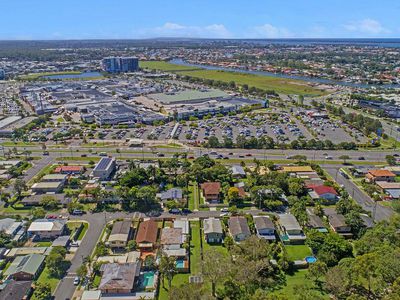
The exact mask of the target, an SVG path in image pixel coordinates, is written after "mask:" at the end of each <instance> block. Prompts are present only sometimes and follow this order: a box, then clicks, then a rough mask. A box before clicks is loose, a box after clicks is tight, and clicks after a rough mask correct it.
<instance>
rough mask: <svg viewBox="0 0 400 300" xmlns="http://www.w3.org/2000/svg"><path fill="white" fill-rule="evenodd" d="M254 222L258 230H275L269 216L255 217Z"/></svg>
mask: <svg viewBox="0 0 400 300" xmlns="http://www.w3.org/2000/svg"><path fill="white" fill-rule="evenodd" d="M253 220H254V225H255V227H256V229H257V230H262V229H266V228H267V229H275V226H274V223H273V222H272V221H271V219H270V218H268V217H267V216H255V217H253Z"/></svg>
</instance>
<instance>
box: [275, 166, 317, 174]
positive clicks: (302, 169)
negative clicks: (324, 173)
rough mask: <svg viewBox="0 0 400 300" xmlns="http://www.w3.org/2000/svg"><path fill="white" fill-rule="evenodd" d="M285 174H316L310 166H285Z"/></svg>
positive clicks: (283, 168)
mask: <svg viewBox="0 0 400 300" xmlns="http://www.w3.org/2000/svg"><path fill="white" fill-rule="evenodd" d="M282 171H283V172H287V173H295V174H296V173H304V172H314V170H313V169H312V168H311V167H310V166H283V167H282Z"/></svg>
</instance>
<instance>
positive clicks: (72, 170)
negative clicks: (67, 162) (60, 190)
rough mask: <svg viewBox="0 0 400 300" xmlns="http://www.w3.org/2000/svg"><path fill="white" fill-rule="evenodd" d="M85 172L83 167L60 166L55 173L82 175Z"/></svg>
mask: <svg viewBox="0 0 400 300" xmlns="http://www.w3.org/2000/svg"><path fill="white" fill-rule="evenodd" d="M83 170H84V168H83V166H58V167H57V168H55V169H54V171H53V172H54V173H57V174H68V175H78V174H82V173H83Z"/></svg>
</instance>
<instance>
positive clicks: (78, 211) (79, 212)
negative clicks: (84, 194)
mask: <svg viewBox="0 0 400 300" xmlns="http://www.w3.org/2000/svg"><path fill="white" fill-rule="evenodd" d="M72 214H73V215H75V216H82V215H83V211H81V210H80V209H74V210H73V211H72Z"/></svg>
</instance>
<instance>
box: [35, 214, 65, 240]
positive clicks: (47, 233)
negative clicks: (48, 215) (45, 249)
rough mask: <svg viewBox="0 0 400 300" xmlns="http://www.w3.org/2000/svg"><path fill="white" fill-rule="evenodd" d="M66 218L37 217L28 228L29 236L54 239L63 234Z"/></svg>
mask: <svg viewBox="0 0 400 300" xmlns="http://www.w3.org/2000/svg"><path fill="white" fill-rule="evenodd" d="M65 229H66V220H63V219H37V220H35V221H33V222H32V223H31V225H30V226H29V228H28V235H29V236H37V237H38V238H40V239H55V238H57V237H59V236H61V235H63V234H64V232H65Z"/></svg>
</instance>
